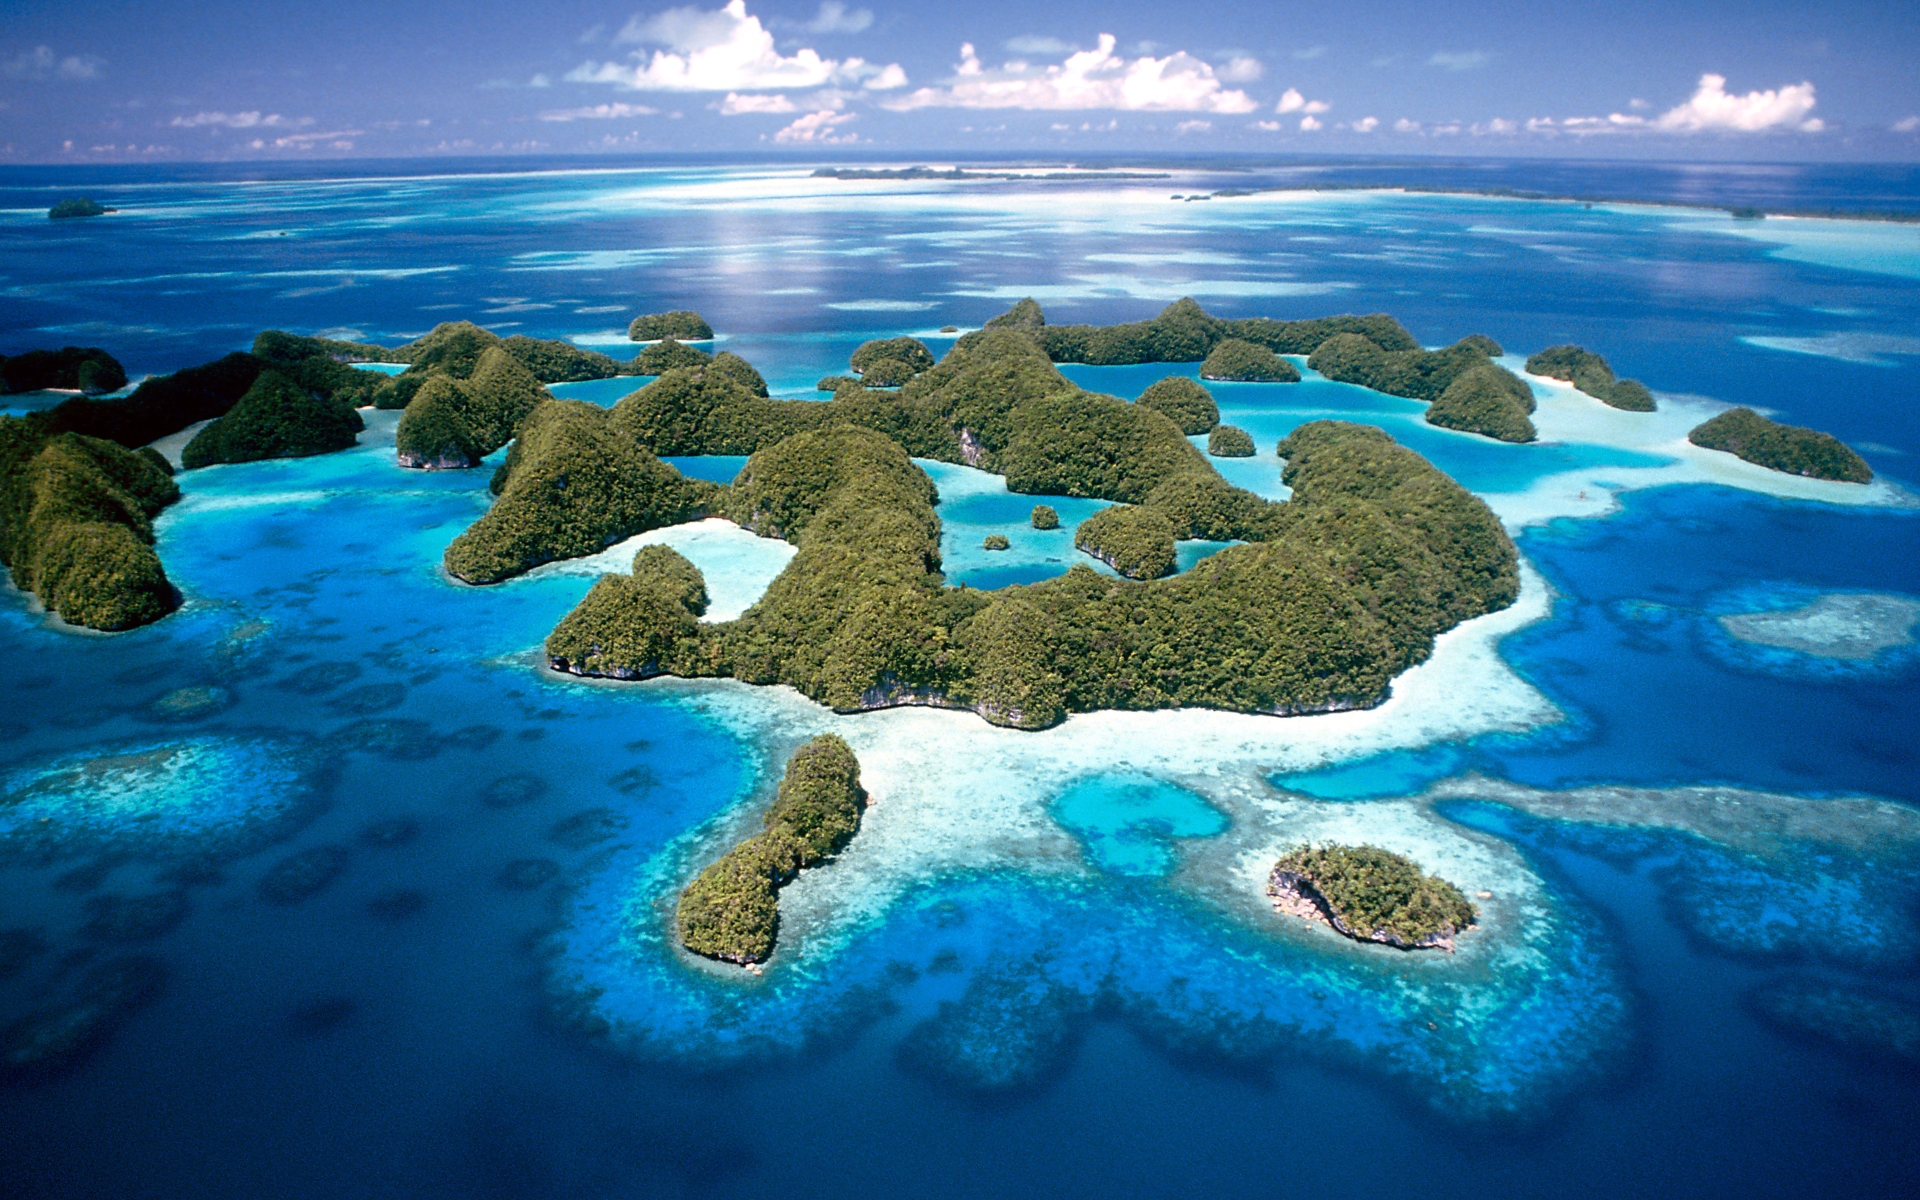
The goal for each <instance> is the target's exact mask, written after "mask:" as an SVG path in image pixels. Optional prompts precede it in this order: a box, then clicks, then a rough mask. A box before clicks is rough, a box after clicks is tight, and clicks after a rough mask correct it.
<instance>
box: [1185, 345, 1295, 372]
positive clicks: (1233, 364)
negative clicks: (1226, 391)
mask: <svg viewBox="0 0 1920 1200" xmlns="http://www.w3.org/2000/svg"><path fill="white" fill-rule="evenodd" d="M1200 378H1202V379H1212V380H1222V381H1226V382H1231V383H1299V382H1300V369H1299V368H1298V367H1296V366H1294V365H1293V364H1292V363H1290V362H1288V361H1287V360H1286V359H1284V358H1281V357H1280V356H1279V355H1277V354H1275V353H1274V352H1273V351H1272V350H1269V349H1268V348H1267V347H1265V346H1262V345H1260V344H1258V343H1256V342H1249V341H1247V340H1246V339H1245V338H1226V339H1224V340H1222V341H1220V342H1218V343H1217V344H1215V346H1214V347H1213V349H1212V350H1210V351H1208V352H1207V357H1206V360H1205V361H1204V362H1202V363H1201V364H1200Z"/></svg>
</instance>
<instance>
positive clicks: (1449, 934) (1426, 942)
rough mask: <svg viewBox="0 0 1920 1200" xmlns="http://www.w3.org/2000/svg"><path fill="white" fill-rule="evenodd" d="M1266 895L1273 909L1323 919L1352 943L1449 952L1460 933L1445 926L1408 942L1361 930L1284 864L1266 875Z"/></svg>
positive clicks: (1385, 932)
mask: <svg viewBox="0 0 1920 1200" xmlns="http://www.w3.org/2000/svg"><path fill="white" fill-rule="evenodd" d="M1267 895H1268V896H1269V897H1270V898H1271V899H1272V900H1273V911H1274V912H1276V913H1280V914H1282V915H1283V916H1289V917H1299V918H1300V919H1301V920H1303V921H1320V922H1323V923H1325V924H1327V925H1331V926H1333V928H1334V929H1336V930H1338V931H1339V932H1340V933H1343V934H1345V935H1346V936H1348V937H1350V938H1352V939H1353V940H1354V941H1356V942H1379V943H1380V944H1382V945H1386V946H1393V947H1396V948H1398V949H1401V950H1445V951H1446V952H1447V953H1449V954H1451V953H1453V939H1454V938H1455V937H1456V936H1457V935H1458V934H1459V933H1460V930H1459V928H1457V927H1456V926H1453V925H1445V926H1442V927H1441V928H1439V929H1436V930H1435V931H1433V932H1432V933H1430V934H1428V935H1427V936H1425V937H1423V938H1421V939H1419V940H1418V941H1412V942H1410V941H1407V940H1405V939H1404V938H1402V937H1400V936H1399V935H1398V934H1395V933H1394V932H1392V931H1391V930H1387V929H1375V930H1371V931H1369V932H1361V931H1360V930H1358V929H1355V928H1354V927H1353V926H1352V925H1350V924H1348V923H1347V922H1346V921H1345V920H1343V919H1342V918H1341V917H1340V914H1339V913H1337V912H1335V911H1334V908H1333V905H1331V904H1329V903H1328V902H1327V898H1326V897H1325V896H1323V895H1321V894H1320V891H1319V889H1318V888H1316V887H1314V886H1313V884H1312V882H1310V881H1309V880H1308V879H1307V878H1306V877H1305V876H1304V875H1302V874H1300V873H1299V872H1298V871H1290V870H1288V869H1287V868H1286V867H1285V866H1284V865H1279V866H1275V867H1274V868H1273V873H1272V874H1270V875H1268V876H1267Z"/></svg>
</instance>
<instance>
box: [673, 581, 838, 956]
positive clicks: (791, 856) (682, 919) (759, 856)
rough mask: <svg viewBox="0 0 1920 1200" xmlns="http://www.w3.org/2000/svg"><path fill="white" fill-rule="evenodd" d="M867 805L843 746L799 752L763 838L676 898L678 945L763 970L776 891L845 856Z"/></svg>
mask: <svg viewBox="0 0 1920 1200" xmlns="http://www.w3.org/2000/svg"><path fill="white" fill-rule="evenodd" d="M669 553H671V551H669ZM681 561H682V562H685V561H686V560H684V559H682V560H681ZM688 566H689V567H691V566H692V564H690V563H689V564H688ZM866 803H867V794H866V792H865V791H863V790H861V787H860V761H859V760H858V759H857V758H855V757H854V754H853V751H852V749H850V748H849V747H848V746H847V744H846V742H844V741H842V740H841V739H839V738H837V737H834V736H833V735H832V734H822V735H821V736H819V737H816V738H814V739H813V740H812V741H810V742H808V743H807V744H806V745H804V746H802V747H800V749H799V750H797V751H795V752H794V755H793V757H792V758H790V759H788V760H787V770H786V774H785V775H784V776H782V777H781V780H780V791H779V795H778V796H777V797H776V798H775V800H774V802H773V807H772V808H770V809H768V810H767V814H766V816H765V818H763V821H762V824H763V826H764V828H763V830H762V832H760V833H758V834H756V835H754V836H753V837H750V838H748V839H747V840H746V841H743V842H741V843H740V844H739V845H737V846H735V847H734V848H733V849H731V850H729V851H727V853H726V854H725V855H723V856H722V857H721V858H720V860H719V861H718V862H715V863H714V864H713V865H712V866H710V867H708V868H707V869H706V870H704V871H702V872H700V874H699V876H698V877H697V878H695V879H694V881H693V882H692V883H690V884H688V885H687V886H686V889H685V890H684V891H682V892H681V893H680V904H679V908H678V912H677V913H676V923H677V924H678V926H679V930H680V943H681V945H683V946H685V947H686V948H687V949H689V950H691V951H693V952H694V953H695V954H700V955H704V956H706V957H707V958H717V959H720V960H722V961H724V962H734V963H740V964H741V965H743V966H745V965H749V964H753V963H760V962H765V961H766V960H767V958H768V957H769V956H770V955H771V954H772V953H773V946H774V941H775V939H776V938H777V937H778V936H779V931H780V897H779V890H780V889H781V888H782V887H784V886H786V884H787V883H788V882H790V881H791V880H792V879H793V878H794V876H796V875H798V874H799V873H800V872H801V871H803V870H805V869H807V868H808V867H813V866H818V865H819V864H820V863H822V862H825V861H826V860H827V859H829V858H832V857H833V856H834V855H835V854H838V853H839V852H840V851H841V850H843V849H845V848H846V845H847V843H848V842H851V841H852V840H853V836H854V834H856V833H858V832H859V830H860V814H861V811H862V810H863V809H864V808H865V807H866Z"/></svg>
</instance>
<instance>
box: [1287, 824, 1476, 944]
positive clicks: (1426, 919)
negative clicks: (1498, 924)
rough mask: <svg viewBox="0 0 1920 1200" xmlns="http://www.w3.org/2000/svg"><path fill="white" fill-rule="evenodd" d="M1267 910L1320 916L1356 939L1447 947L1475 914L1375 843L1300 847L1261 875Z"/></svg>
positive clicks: (1446, 886) (1452, 892) (1443, 886)
mask: <svg viewBox="0 0 1920 1200" xmlns="http://www.w3.org/2000/svg"><path fill="white" fill-rule="evenodd" d="M1267 895H1268V896H1270V897H1272V899H1273V907H1274V911H1275V912H1281V913H1286V914H1288V915H1291V916H1297V917H1303V918H1305V919H1307V920H1314V921H1324V922H1326V923H1327V924H1328V925H1331V926H1332V927H1333V928H1334V929H1336V930H1338V931H1339V932H1341V933H1343V934H1345V935H1346V936H1348V937H1350V938H1352V939H1354V940H1355V941H1360V942H1379V943H1381V944H1382V945H1387V946H1393V947H1396V948H1398V949H1401V950H1428V949H1440V950H1448V951H1451V950H1452V949H1453V943H1454V939H1455V938H1456V937H1458V936H1459V935H1460V933H1461V931H1462V930H1464V929H1466V928H1467V927H1469V926H1471V925H1472V924H1473V923H1474V921H1475V920H1476V919H1477V918H1478V916H1479V913H1478V911H1477V910H1475V908H1474V906H1473V904H1472V902H1471V901H1469V900H1468V899H1467V898H1466V896H1464V895H1462V894H1461V892H1460V889H1459V888H1457V887H1455V886H1454V885H1453V884H1451V883H1448V882H1447V881H1446V880H1444V879H1441V878H1440V877H1439V876H1437V875H1427V874H1425V873H1423V872H1422V871H1421V870H1420V866H1419V864H1418V863H1415V862H1414V861H1413V860H1411V859H1409V858H1406V857H1405V856H1403V855H1399V854H1395V853H1393V852H1392V851H1390V850H1382V849H1381V848H1380V847H1378V846H1340V845H1327V846H1300V847H1297V848H1296V849H1293V850H1289V851H1288V852H1287V853H1286V854H1284V855H1282V856H1281V858H1280V861H1278V862H1276V863H1274V864H1273V870H1272V872H1271V873H1270V874H1269V875H1268V877H1267Z"/></svg>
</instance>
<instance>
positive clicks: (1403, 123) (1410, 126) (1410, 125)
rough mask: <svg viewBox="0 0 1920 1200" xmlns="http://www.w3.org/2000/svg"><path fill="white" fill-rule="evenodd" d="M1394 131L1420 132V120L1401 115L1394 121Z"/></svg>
mask: <svg viewBox="0 0 1920 1200" xmlns="http://www.w3.org/2000/svg"><path fill="white" fill-rule="evenodd" d="M1393 131H1394V132H1395V133H1419V132H1420V122H1418V121H1409V120H1408V119H1407V118H1405V117H1401V118H1400V119H1399V120H1398V121H1395V122H1394V123H1393Z"/></svg>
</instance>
